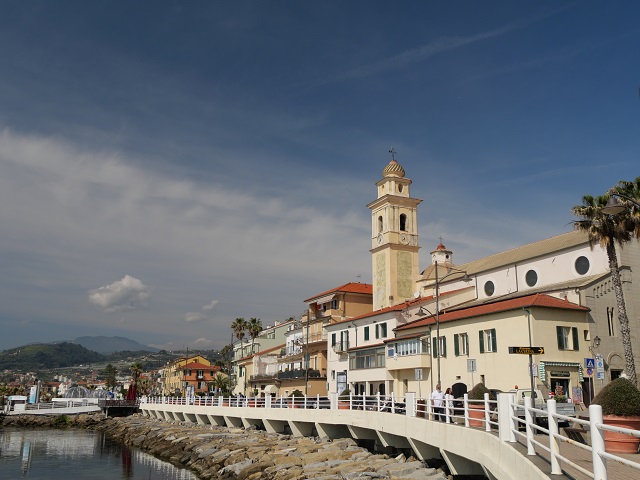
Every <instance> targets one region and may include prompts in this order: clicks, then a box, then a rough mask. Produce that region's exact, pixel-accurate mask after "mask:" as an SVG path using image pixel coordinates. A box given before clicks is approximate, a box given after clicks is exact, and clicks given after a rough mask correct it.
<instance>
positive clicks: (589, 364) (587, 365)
mask: <svg viewBox="0 0 640 480" xmlns="http://www.w3.org/2000/svg"><path fill="white" fill-rule="evenodd" d="M584 366H585V368H594V367H595V366H596V361H595V359H593V358H585V359H584Z"/></svg>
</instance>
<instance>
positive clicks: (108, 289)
mask: <svg viewBox="0 0 640 480" xmlns="http://www.w3.org/2000/svg"><path fill="white" fill-rule="evenodd" d="M150 294H151V293H150V290H149V287H147V286H146V285H145V284H144V283H142V282H141V281H140V280H138V279H137V278H134V277H131V276H129V275H125V276H124V278H123V279H122V280H118V281H117V282H113V283H112V284H110V285H106V286H104V287H100V288H96V289H95V290H91V291H90V292H89V301H90V302H91V303H94V304H96V305H98V306H100V307H102V308H103V309H104V311H105V312H120V311H123V310H133V309H136V308H138V307H141V306H144V305H146V302H147V300H148V299H149V296H150Z"/></svg>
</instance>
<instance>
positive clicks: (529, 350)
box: [509, 347, 544, 355]
mask: <svg viewBox="0 0 640 480" xmlns="http://www.w3.org/2000/svg"><path fill="white" fill-rule="evenodd" d="M509 353H515V354H517V355H544V347H509Z"/></svg>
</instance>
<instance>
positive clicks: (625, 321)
mask: <svg viewBox="0 0 640 480" xmlns="http://www.w3.org/2000/svg"><path fill="white" fill-rule="evenodd" d="M607 200H609V195H604V196H598V197H593V196H591V195H585V196H584V197H582V205H576V206H574V207H573V208H572V209H571V210H572V212H573V214H574V215H575V216H577V217H579V218H580V219H579V220H575V221H574V222H573V225H574V226H575V228H577V229H578V230H582V231H583V232H586V233H587V235H588V236H589V244H590V245H591V248H593V246H594V244H596V243H599V244H600V245H601V246H602V248H604V249H605V251H606V252H607V258H608V259H609V270H610V271H611V281H612V283H613V291H614V293H615V296H616V303H617V307H618V321H619V322H620V335H621V338H622V347H623V349H624V359H625V369H626V373H627V375H628V377H629V380H631V382H633V384H634V385H637V378H636V365H635V360H634V357H633V349H632V346H631V332H630V330H629V318H628V317H627V308H626V305H625V302H624V294H623V291H622V282H621V281H620V269H619V267H618V255H617V253H616V243H617V244H618V245H620V247H621V248H622V246H623V245H624V243H625V242H628V241H629V240H631V230H630V226H631V223H632V220H631V218H630V213H629V211H628V210H625V211H623V212H621V213H618V214H616V215H607V214H606V213H604V212H603V211H602V209H603V207H605V206H606V204H607Z"/></svg>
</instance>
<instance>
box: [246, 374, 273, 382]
mask: <svg viewBox="0 0 640 480" xmlns="http://www.w3.org/2000/svg"><path fill="white" fill-rule="evenodd" d="M274 378H278V374H277V373H256V374H255V375H251V376H250V377H249V380H273V379H274Z"/></svg>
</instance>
